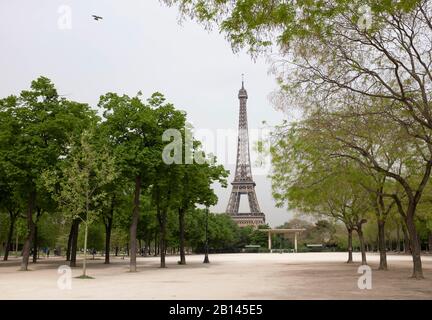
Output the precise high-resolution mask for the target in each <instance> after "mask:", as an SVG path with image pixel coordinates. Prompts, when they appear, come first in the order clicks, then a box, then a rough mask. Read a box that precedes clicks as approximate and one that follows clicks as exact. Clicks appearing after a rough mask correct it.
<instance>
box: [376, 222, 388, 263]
mask: <svg viewBox="0 0 432 320" xmlns="http://www.w3.org/2000/svg"><path fill="white" fill-rule="evenodd" d="M385 241H386V239H385V221H383V220H380V219H379V220H378V248H379V253H380V264H379V267H378V270H387V252H386V246H385Z"/></svg>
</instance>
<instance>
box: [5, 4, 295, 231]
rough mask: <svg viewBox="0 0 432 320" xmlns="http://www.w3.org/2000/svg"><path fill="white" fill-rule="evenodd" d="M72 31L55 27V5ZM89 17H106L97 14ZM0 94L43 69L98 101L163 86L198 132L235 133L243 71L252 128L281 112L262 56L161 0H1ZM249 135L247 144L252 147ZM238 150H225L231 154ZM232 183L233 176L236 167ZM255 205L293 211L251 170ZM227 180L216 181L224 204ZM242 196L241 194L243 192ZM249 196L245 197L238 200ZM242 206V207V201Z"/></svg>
mask: <svg viewBox="0 0 432 320" xmlns="http://www.w3.org/2000/svg"><path fill="white" fill-rule="evenodd" d="M63 5H66V6H68V7H69V8H70V9H71V22H72V25H71V26H72V28H71V29H61V28H59V26H58V23H59V19H60V22H64V21H65V20H61V14H62V13H64V12H65V11H62V12H61V13H59V9H60V10H61V8H62V7H61V6H63ZM92 14H96V15H99V16H102V17H103V18H104V19H103V20H101V21H98V22H96V21H94V20H93V19H92V18H91V15H92ZM0 39H1V41H0V57H1V59H0V97H4V96H7V95H9V94H12V93H18V92H19V91H21V90H22V89H25V88H28V87H29V85H30V82H31V80H33V79H35V78H37V77H38V76H40V75H44V76H47V77H49V78H50V79H51V80H52V81H53V82H54V83H55V85H56V87H57V89H58V91H59V93H60V94H62V95H65V96H66V97H67V98H69V99H72V100H76V101H81V102H87V103H89V104H90V105H92V106H93V107H96V104H97V101H98V99H99V96H100V95H101V94H104V93H106V92H109V91H114V92H117V93H126V94H130V95H134V94H136V93H137V92H138V91H139V90H141V91H142V92H143V94H144V97H147V96H150V95H151V93H153V92H155V91H159V92H161V93H163V94H164V95H165V96H166V97H167V99H168V101H170V102H172V103H174V105H175V106H176V107H177V108H179V109H182V110H185V111H186V112H187V114H188V119H189V120H190V121H191V122H192V123H193V125H194V127H195V128H197V129H208V130H210V132H213V133H214V134H216V130H236V129H237V125H238V99H237V94H238V90H239V89H240V86H241V74H242V73H244V74H245V87H246V89H247V91H248V95H249V100H248V117H249V129H250V130H251V131H253V130H255V129H259V128H261V127H263V126H262V121H263V120H266V121H267V122H268V123H269V124H278V123H280V122H281V121H282V119H283V114H282V113H281V112H277V111H275V110H274V109H273V108H272V106H271V104H270V102H269V100H268V95H269V94H270V93H271V91H273V90H274V89H276V88H277V86H276V84H275V81H274V80H273V76H271V75H268V73H267V71H268V66H267V65H266V63H265V61H264V59H258V61H256V62H254V61H252V59H251V58H250V57H249V56H248V55H247V54H246V53H244V52H243V53H239V54H234V53H233V52H232V50H231V48H230V46H229V44H228V42H227V41H226V40H225V39H224V37H223V36H222V35H219V34H218V32H216V31H214V32H208V31H205V30H204V29H203V28H202V27H201V26H199V25H198V24H196V23H195V22H193V21H192V22H191V21H185V22H183V23H182V25H179V24H178V11H177V9H176V8H168V7H166V6H164V5H161V4H160V3H159V1H158V0H121V1H120V0H74V1H72V0H69V1H68V0H61V1H58V0H38V1H31V0H26V1H25V0H14V1H10V0H0ZM252 143H253V142H251V145H252ZM235 147H236V146H233V147H231V148H229V149H228V152H229V157H232V155H234V157H235V152H236V150H235ZM226 168H227V169H230V170H231V176H230V178H229V181H231V180H232V179H233V174H234V170H233V169H234V168H233V166H230V165H226ZM253 171H254V172H253V173H254V178H255V182H256V183H257V186H256V191H257V197H258V201H259V204H260V206H261V210H262V211H263V212H264V213H265V214H266V217H267V222H269V223H270V225H272V226H276V225H279V224H282V223H283V222H285V221H287V220H289V218H290V217H291V214H290V213H288V212H287V211H286V210H285V209H278V208H275V206H274V201H273V199H272V197H271V183H270V180H269V179H268V178H267V177H266V175H265V174H263V173H259V172H258V173H257V172H256V171H257V170H255V169H253ZM230 191H231V187H229V188H227V189H222V188H220V187H216V192H217V194H218V196H219V203H218V204H217V206H215V207H214V208H213V210H214V211H217V212H223V211H224V210H225V208H226V205H227V201H228V196H229V193H230ZM245 200H246V199H245ZM244 202H246V201H244ZM241 208H244V206H243V205H241Z"/></svg>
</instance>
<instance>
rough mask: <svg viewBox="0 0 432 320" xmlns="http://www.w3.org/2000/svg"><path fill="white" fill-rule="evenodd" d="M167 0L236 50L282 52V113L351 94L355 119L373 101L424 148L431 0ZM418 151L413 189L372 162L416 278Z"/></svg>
mask: <svg viewBox="0 0 432 320" xmlns="http://www.w3.org/2000/svg"><path fill="white" fill-rule="evenodd" d="M165 2H166V3H168V4H170V5H172V4H174V3H179V4H180V10H181V12H182V13H183V14H185V15H188V16H192V17H193V18H196V19H197V20H198V21H200V22H203V23H205V24H207V25H209V24H212V23H216V24H218V25H219V27H220V30H221V31H223V32H225V33H226V34H227V38H228V39H229V40H230V42H231V44H232V45H233V47H234V49H239V48H241V47H244V46H246V47H248V48H249V51H250V52H251V53H252V54H257V53H260V52H261V51H262V50H264V51H265V49H267V48H271V47H272V46H273V47H274V46H276V45H278V46H279V48H280V55H281V58H280V59H277V60H279V61H276V62H275V64H274V68H273V69H274V72H275V74H276V75H277V77H278V80H279V82H280V84H281V94H280V96H279V98H281V99H280V101H281V104H282V105H280V107H282V108H283V109H285V108H286V106H287V105H289V106H292V105H296V106H300V107H301V108H302V110H305V109H306V110H307V109H308V108H310V107H311V101H313V102H314V103H313V106H314V108H315V109H332V110H335V109H337V108H338V107H340V106H344V105H345V104H346V103H345V102H344V101H346V98H345V97H346V95H347V94H348V93H349V94H350V95H351V96H350V99H352V98H353V97H354V98H355V99H354V100H355V101H358V100H361V102H360V104H361V105H366V104H367V105H368V106H369V107H370V108H366V110H362V112H363V113H357V114H356V115H357V116H361V115H362V114H364V111H366V112H369V113H372V112H375V113H377V111H376V110H374V108H373V107H374V106H377V105H380V106H381V108H380V110H379V111H378V113H379V114H380V115H381V117H382V118H384V119H390V120H392V121H393V125H394V127H396V128H398V129H397V130H399V129H402V130H405V131H406V132H407V133H408V134H409V135H411V136H412V137H414V138H415V139H417V140H419V142H418V143H419V144H424V145H426V146H427V148H428V149H431V139H430V135H431V132H430V131H431V129H432V116H431V114H432V112H431V102H430V101H431V88H432V73H431V71H430V65H431V63H432V56H431V55H430V50H431V47H430V41H429V40H430V38H431V34H432V24H431V22H430V21H431V17H432V7H431V5H430V2H429V1H427V0H412V1H400V2H397V3H394V2H391V1H373V0H370V1H358V0H355V1H331V2H323V1H318V2H316V1H295V2H286V1H237V2H232V1H215V0H214V1H200V0H194V1H189V0H187V1H186V0H178V1H175V0H166V1H165ZM335 124H338V122H335ZM358 151H360V150H358ZM363 151H364V149H363V150H362V151H361V152H363ZM367 156H368V157H369V158H370V153H369V154H367ZM422 157H423V161H422V162H418V164H420V163H422V165H421V166H420V165H419V166H418V167H417V169H416V171H417V173H418V176H420V179H419V183H418V184H417V185H416V186H415V187H413V186H412V185H410V184H409V183H407V181H406V179H405V178H404V177H401V175H400V174H396V175H395V172H393V171H392V170H388V169H386V168H385V167H383V166H380V163H379V162H376V161H375V162H374V164H373V168H374V170H376V171H377V172H380V173H382V174H385V175H386V176H387V177H388V178H389V179H393V180H394V181H395V182H396V183H398V184H400V187H401V188H402V189H403V192H404V193H405V196H406V201H407V203H406V205H405V206H402V205H400V204H399V202H398V201H397V200H396V199H395V202H396V204H397V208H398V209H399V211H400V213H401V214H402V215H404V216H405V217H406V219H405V220H406V226H407V230H408V233H409V236H410V238H411V243H412V246H413V248H412V249H413V250H412V254H413V277H414V278H423V274H422V265H421V257H420V248H419V245H418V235H417V230H416V228H415V218H416V214H415V212H416V208H417V206H418V204H419V201H420V200H421V198H422V196H423V192H424V188H425V186H426V184H427V183H428V180H429V177H430V172H431V168H432V154H431V152H429V151H427V150H426V151H423V152H422Z"/></svg>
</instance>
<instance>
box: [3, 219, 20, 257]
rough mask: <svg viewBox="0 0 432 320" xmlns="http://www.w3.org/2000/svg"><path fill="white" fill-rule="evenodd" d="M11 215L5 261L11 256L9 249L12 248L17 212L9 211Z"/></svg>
mask: <svg viewBox="0 0 432 320" xmlns="http://www.w3.org/2000/svg"><path fill="white" fill-rule="evenodd" d="M9 217H10V221H9V231H8V237H7V241H6V248H5V253H4V257H3V261H7V260H8V257H9V250H10V247H11V246H12V237H13V232H14V227H15V221H16V217H17V216H16V215H15V214H13V213H12V212H9Z"/></svg>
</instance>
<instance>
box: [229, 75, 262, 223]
mask: <svg viewBox="0 0 432 320" xmlns="http://www.w3.org/2000/svg"><path fill="white" fill-rule="evenodd" d="M238 98H239V100H240V111H239V132H238V142H237V162H236V171H235V177H234V181H233V182H232V183H231V184H232V191H231V195H230V198H229V202H228V206H227V209H226V213H227V214H228V215H230V216H231V218H232V219H233V220H234V221H235V222H236V223H237V224H238V225H239V226H240V227H245V226H254V227H258V226H259V225H261V224H265V215H264V213H262V212H261V209H260V207H259V205H258V200H257V196H256V193H255V185H256V184H255V182H254V181H253V177H252V170H251V162H250V154H249V133H248V121H247V108H246V103H247V99H248V94H247V91H246V90H245V88H244V81H242V87H241V89H240V91H239V94H238ZM242 195H246V196H247V197H248V202H249V212H246V213H241V212H239V207H240V199H241V196H242Z"/></svg>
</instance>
